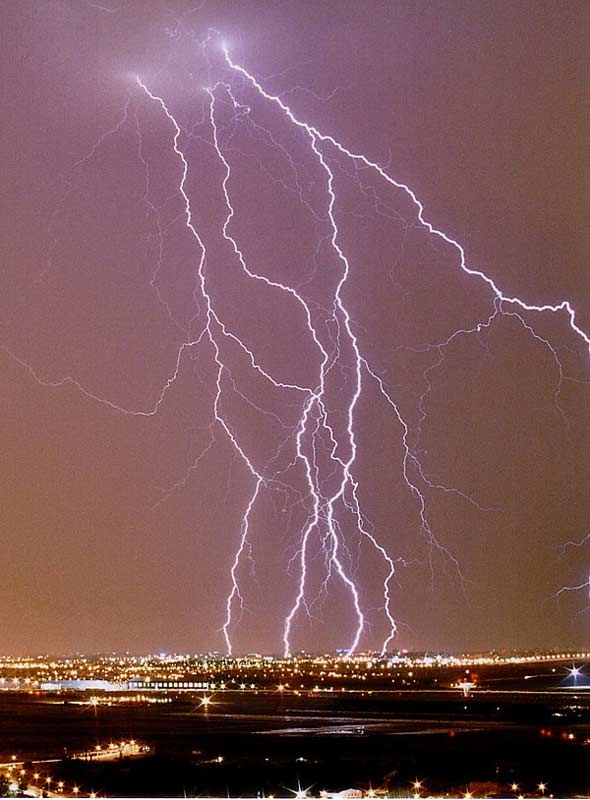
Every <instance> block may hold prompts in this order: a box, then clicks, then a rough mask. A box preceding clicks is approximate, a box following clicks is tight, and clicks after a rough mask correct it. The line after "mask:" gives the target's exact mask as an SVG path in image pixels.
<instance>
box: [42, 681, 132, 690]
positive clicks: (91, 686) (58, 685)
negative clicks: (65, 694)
mask: <svg viewBox="0 0 590 800" xmlns="http://www.w3.org/2000/svg"><path fill="white" fill-rule="evenodd" d="M40 689H41V691H43V692H58V691H62V690H66V691H68V690H69V691H72V692H124V691H126V689H127V684H126V683H111V681H97V680H74V681H46V682H45V683H42V684H41V686H40Z"/></svg>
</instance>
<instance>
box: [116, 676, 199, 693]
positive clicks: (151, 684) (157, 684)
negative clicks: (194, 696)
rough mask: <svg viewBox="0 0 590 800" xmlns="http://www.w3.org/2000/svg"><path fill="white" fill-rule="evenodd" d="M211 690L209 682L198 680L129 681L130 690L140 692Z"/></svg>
mask: <svg viewBox="0 0 590 800" xmlns="http://www.w3.org/2000/svg"><path fill="white" fill-rule="evenodd" d="M210 688H211V684H210V683H209V681H197V680H190V679H189V680H181V681H178V680H164V679H162V680H160V679H154V680H150V679H149V678H137V679H135V680H132V681H129V689H133V690H134V691H138V692H155V691H157V692H163V691H164V692H165V691H172V692H175V691H192V692H195V691H205V690H208V689H210Z"/></svg>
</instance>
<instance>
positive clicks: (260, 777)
mask: <svg viewBox="0 0 590 800" xmlns="http://www.w3.org/2000/svg"><path fill="white" fill-rule="evenodd" d="M73 699H78V700H80V699H81V698H80V697H77V698H74V697H72V695H67V696H66V695H55V696H48V695H44V696H43V695H41V696H35V695H27V694H17V693H7V692H6V693H2V694H1V695H0V750H1V751H2V754H3V755H4V756H6V758H5V760H8V759H9V758H10V754H11V753H18V754H19V758H31V759H33V758H42V757H52V756H53V757H58V758H61V757H63V756H64V755H66V754H68V753H72V752H74V751H78V750H81V749H85V748H92V747H94V745H95V744H96V743H97V742H101V743H108V741H109V740H112V739H116V740H119V739H121V738H123V739H128V738H135V739H137V740H138V741H141V742H145V743H147V744H149V745H151V746H152V748H154V751H153V754H152V755H149V756H147V757H144V758H137V759H123V760H120V761H115V762H110V763H106V762H105V763H84V762H80V761H77V760H76V761H75V760H71V759H67V758H66V759H64V760H63V761H61V762H59V763H56V764H52V765H49V766H50V767H51V769H50V773H51V775H52V776H53V777H54V779H55V780H58V779H62V780H64V781H65V782H66V783H68V784H72V783H78V784H79V785H80V786H82V787H91V788H92V789H94V790H96V791H99V792H101V793H103V794H104V793H106V794H107V795H126V796H133V795H135V796H146V795H147V796H149V795H152V796H177V795H179V796H183V795H184V794H185V793H186V794H187V795H191V794H201V795H205V794H216V795H227V794H228V793H229V794H230V795H232V796H239V795H247V794H248V795H254V796H256V795H257V794H258V793H262V792H264V793H266V794H269V793H273V794H282V795H283V796H284V795H285V794H287V791H286V790H287V789H290V788H296V787H297V785H298V784H301V786H303V787H307V786H312V787H313V789H312V792H313V793H314V794H317V793H318V792H319V791H320V790H321V789H324V788H326V789H329V790H331V791H334V790H339V789H343V788H347V787H350V786H354V787H360V788H368V787H369V786H370V785H372V786H373V787H374V788H377V787H381V786H384V787H388V788H389V789H390V791H392V792H396V793H398V792H400V793H401V791H402V790H403V791H404V792H405V793H407V790H408V788H409V784H410V783H411V781H413V780H414V779H415V778H416V777H418V778H421V779H424V781H425V789H427V790H429V791H449V790H453V789H455V791H460V790H461V791H464V790H465V787H466V785H467V784H468V783H470V782H472V781H494V782H497V783H500V784H504V785H506V784H508V783H511V782H512V781H516V782H518V783H519V785H520V787H521V788H522V790H523V791H524V792H525V793H526V792H533V791H535V788H536V785H537V784H538V783H539V782H540V781H545V782H547V784H548V789H547V792H548V793H553V794H555V795H556V796H571V795H574V794H579V793H586V792H587V791H588V790H589V789H590V769H589V767H590V746H589V745H586V744H585V743H584V740H585V738H586V736H590V697H588V700H586V694H585V691H584V690H578V692H577V693H576V694H575V695H574V693H567V694H555V695H552V694H547V695H542V694H534V693H533V694H510V693H499V692H494V693H493V694H481V695H480V696H479V697H478V695H477V693H476V694H475V695H474V696H472V697H470V698H469V699H464V698H463V697H462V696H461V694H460V693H459V692H452V693H451V692H447V693H444V692H440V693H439V692H429V691H424V692H419V693H400V692H387V693H386V692H375V693H345V694H343V693H334V694H329V695H328V694H325V695H320V696H317V695H314V696H310V695H308V694H301V695H293V694H288V695H286V694H278V693H277V692H219V693H218V694H216V695H215V696H214V698H213V699H214V703H215V704H214V705H213V706H211V707H210V708H209V709H208V710H207V711H205V710H204V709H203V708H200V707H199V705H198V696H192V697H190V696H184V697H181V698H177V699H175V700H174V702H172V703H169V704H166V705H148V706H145V705H132V704H129V705H114V706H113V707H105V706H100V707H98V708H97V709H96V710H95V709H93V708H92V707H88V706H83V705H75V704H72V703H71V700H73ZM95 711H96V713H95ZM556 715H557V716H556ZM541 729H542V730H543V731H545V733H544V734H542V733H541ZM548 730H550V731H551V735H547V731H548ZM570 734H573V735H574V737H575V738H574V739H570V738H567V737H568V736H570ZM220 756H221V757H222V759H223V760H222V761H218V760H217V759H218V758H219V757H220ZM47 770H48V768H45V769H44V771H45V772H47Z"/></svg>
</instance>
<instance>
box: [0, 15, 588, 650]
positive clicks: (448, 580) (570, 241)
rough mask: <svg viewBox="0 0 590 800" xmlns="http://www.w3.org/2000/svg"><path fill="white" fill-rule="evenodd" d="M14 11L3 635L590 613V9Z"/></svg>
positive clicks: (420, 635) (453, 621) (269, 639)
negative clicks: (497, 293) (572, 319)
mask: <svg viewBox="0 0 590 800" xmlns="http://www.w3.org/2000/svg"><path fill="white" fill-rule="evenodd" d="M0 22H1V23H2V30H3V34H4V36H3V47H2V50H1V54H0V59H2V62H3V65H2V66H3V74H4V81H3V87H4V92H5V96H4V101H3V104H2V105H3V123H4V124H3V125H2V128H3V133H2V143H3V148H4V149H3V158H2V164H3V180H2V184H3V188H4V192H3V196H4V203H3V214H2V221H1V225H2V243H3V248H2V250H3V257H2V278H1V280H2V283H1V287H0V311H1V316H0V320H1V327H0V347H1V350H0V366H1V370H2V395H1V397H2V410H1V413H0V431H1V434H0V441H1V442H2V449H3V458H2V464H1V471H2V474H1V480H0V491H1V494H0V498H1V509H2V527H3V530H4V536H3V559H2V563H3V580H2V581H1V583H0V611H1V615H2V616H1V620H2V631H3V636H2V643H1V645H0V649H1V650H2V651H3V652H7V653H9V652H14V653H21V652H25V651H26V652H41V651H51V652H70V651H74V650H80V651H99V650H100V651H104V650H125V649H129V650H132V651H147V650H149V651H162V650H164V651H169V650H183V651H191V652H197V651H204V650H220V651H223V650H225V649H226V641H225V637H224V631H223V626H224V622H227V624H226V633H227V635H228V637H229V638H230V639H231V642H232V644H233V650H234V652H235V653H241V652H250V651H260V650H262V651H265V652H282V650H283V648H284V641H283V639H284V626H285V620H286V618H287V617H288V616H289V614H290V613H291V616H292V624H291V628H290V637H289V643H290V646H291V648H292V649H293V650H296V649H300V648H305V649H309V650H324V649H325V650H327V649H334V648H348V647H349V646H350V645H351V644H352V642H353V641H354V639H355V632H356V631H357V630H358V629H359V621H360V619H361V617H360V616H359V613H358V612H357V611H355V602H357V600H358V607H359V609H360V611H361V612H362V615H363V617H362V618H363V620H364V625H363V627H362V631H360V635H359V647H360V648H361V649H367V648H375V649H378V648H381V647H382V645H383V643H384V642H386V641H388V640H389V637H390V633H391V625H390V621H389V620H388V615H389V616H392V617H393V618H394V619H395V621H396V623H397V632H396V635H395V637H394V638H393V639H391V640H390V641H389V646H390V647H392V648H402V647H405V648H411V649H434V648H441V649H447V650H450V649H460V648H469V649H483V648H492V647H499V648H512V647H521V648H526V647H549V646H561V645H566V644H567V645H576V644H582V643H585V642H587V633H588V630H589V626H590V611H589V610H588V609H589V606H590V600H589V582H590V579H589V577H588V576H589V572H590V493H589V491H588V479H589V477H590V413H589V411H590V402H589V401H590V348H589V345H588V340H587V338H586V341H585V337H587V336H588V335H589V334H590V280H589V278H588V266H587V254H588V252H589V249H590V248H589V246H590V241H589V235H588V231H589V230H590V219H589V213H590V212H589V209H590V196H589V193H588V186H589V185H590V174H589V166H590V160H589V158H588V144H587V143H588V111H589V89H588V87H589V85H590V81H589V78H590V69H589V66H590V64H589V61H590V57H589V54H588V47H587V40H588V34H589V32H590V7H589V6H588V4H587V3H585V2H581V0H571V2H568V3H562V4H555V3H550V2H524V1H523V2H518V1H516V0H509V1H508V2H503V3H498V2H478V3H473V2H468V0H444V2H442V3H428V2H426V0H414V1H413V2H410V0H403V1H401V0H400V2H398V0H391V1H390V2H385V0H381V1H379V0H367V2H363V3H352V2H349V1H348V0H326V2H317V1H314V2H312V1H311V0H297V2H291V3H287V2H278V0H277V1H276V2H271V1H270V0H267V1H266V2H256V1H255V0H244V2H240V3H237V2H229V1H227V2H223V1H222V0H205V2H202V1H201V2H189V1H188V0H167V2H164V0H158V2H156V0H153V2H152V1H151V0H147V1H146V2H140V1H139V0H129V1H128V2H126V1H125V0H104V1H103V0H97V2H91V1H90V0H8V2H5V3H3V4H2V8H1V9H0ZM224 46H225V47H227V53H228V56H226V54H225V53H224ZM232 63H233V64H234V67H233V68H232ZM235 65H240V66H241V67H243V68H244V70H247V73H243V72H241V71H240V69H239V68H237V67H235ZM248 74H250V75H252V76H254V78H255V79H256V81H258V82H259V84H260V87H262V89H263V90H264V92H266V93H267V94H268V95H269V97H267V98H265V97H264V96H263V94H262V93H261V92H260V91H259V90H258V89H257V88H256V86H255V85H254V83H253V82H252V81H251V80H249V78H248ZM150 95H151V97H150ZM270 96H272V97H274V98H277V100H273V99H272V97H270ZM158 98H160V99H161V101H162V102H160V100H158ZM281 103H282V104H283V106H288V108H289V109H290V110H291V112H292V114H293V115H294V117H295V118H296V119H297V120H299V121H301V122H304V123H306V124H307V125H308V126H311V127H308V128H307V129H305V128H304V127H303V126H302V125H297V124H296V123H294V122H293V120H291V119H289V117H288V114H287V113H285V110H284V108H281V106H280V104H281ZM175 125H178V126H179V129H180V130H179V133H178V134H177V135H176V137H175V134H176V128H175ZM317 131H319V132H321V134H322V135H324V136H330V137H333V138H334V140H337V142H338V143H340V144H341V145H342V146H343V147H344V148H346V149H348V150H349V151H350V152H352V153H355V154H362V155H363V156H365V157H366V158H367V159H368V160H370V161H371V162H374V163H375V164H378V165H380V166H381V167H382V169H383V171H384V174H383V175H380V174H379V172H378V171H377V170H376V169H373V168H370V167H368V166H367V164H366V163H364V162H362V161H361V160H359V159H354V158H350V157H348V156H346V155H345V154H344V153H343V152H342V151H340V150H338V148H337V146H335V145H334V143H333V142H330V141H328V140H325V139H322V138H321V137H319V136H318V134H317ZM175 144H176V151H175ZM183 159H184V160H185V162H186V164H187V165H188V168H187V170H186V178H185V180H184V182H183V171H184V165H183ZM387 176H389V178H390V179H393V181H394V182H397V184H398V186H396V185H395V183H392V182H391V181H388V179H387ZM399 184H404V185H407V186H408V187H410V188H411V190H412V191H413V192H414V193H415V195H416V197H417V198H419V200H420V202H421V203H422V204H423V206H424V218H425V219H426V220H427V221H428V222H429V223H431V224H432V226H433V227H434V228H435V229H436V230H438V231H444V233H445V234H446V235H447V236H448V237H450V238H451V239H453V240H455V241H457V242H459V243H460V244H461V246H462V247H463V248H464V251H465V257H466V263H467V266H468V268H470V269H473V270H478V271H482V272H483V273H485V275H487V276H489V278H491V279H492V280H493V282H494V284H495V285H496V286H497V287H498V288H499V290H500V291H501V292H502V294H503V296H504V297H506V298H515V297H517V298H519V299H520V300H521V301H523V302H524V303H525V304H527V305H529V306H531V305H534V306H542V305H553V306H556V305H558V304H560V303H561V302H562V301H564V300H567V301H569V303H571V307H572V308H573V309H574V310H575V315H576V316H575V325H576V326H579V329H580V331H579V332H577V331H576V330H574V328H573V327H572V325H571V324H570V317H569V316H568V314H567V312H566V311H565V310H560V311H557V312H552V311H545V312H543V313H539V312H536V311H527V310H525V309H524V308H523V306H522V305H518V304H517V303H508V302H503V303H501V302H500V301H499V300H498V298H497V297H495V295H494V291H493V288H492V287H491V286H490V285H489V284H488V283H486V282H485V280H483V279H482V278H481V277H479V276H477V275H469V274H467V273H466V272H465V271H464V270H462V268H461V263H460V252H459V249H458V248H457V247H455V246H453V245H452V244H449V243H448V242H445V241H444V240H443V238H442V237H441V236H438V235H435V234H433V233H432V232H430V231H429V230H428V229H427V227H425V226H424V225H423V224H421V222H420V219H419V217H418V210H419V209H418V207H417V206H416V204H415V203H414V202H413V200H412V197H411V196H410V195H409V194H408V192H407V191H405V190H404V189H403V188H399ZM331 193H333V198H332V199H331ZM228 199H229V202H230V203H231V208H232V209H233V214H231V213H230V206H228V202H227V201H228ZM187 204H188V207H189V211H190V220H187V214H186V208H187ZM228 220H229V221H228ZM187 221H188V222H189V223H190V226H192V230H191V227H190V226H189V225H187ZM234 243H235V245H236V246H237V248H238V250H239V252H236V249H235V247H234ZM201 245H202V246H201ZM203 248H204V250H205V254H204V256H203ZM240 254H241V256H242V260H241V258H240ZM248 272H250V274H248ZM344 278H346V279H345V280H344ZM281 287H282V288H281ZM494 301H496V302H494ZM458 331H463V333H457V332H458ZM453 334H456V335H453ZM359 376H360V379H361V385H360V393H359V386H358V378H359ZM286 384H288V386H286ZM357 396H358V399H357ZM351 409H352V417H353V430H354V437H353V439H351V437H350V433H349V431H348V427H349V412H350V410H351ZM404 429H405V433H404ZM232 439H234V442H235V443H237V447H236V446H235V445H234V443H233V442H232ZM353 456H354V458H353ZM247 461H249V463H250V465H251V467H252V468H251V469H250V468H249V466H248V463H247ZM422 505H423V509H422V511H421V506H422ZM248 509H250V513H249V514H247V517H246V522H247V530H246V529H245V528H244V515H245V513H246V512H247V511H248ZM244 534H247V541H246V542H245V544H244V546H243V547H242V549H241V550H240V551H239V552H238V548H239V547H240V542H241V537H242V536H243V535H244ZM585 537H588V539H587V540H586V538H585ZM568 543H569V544H568ZM302 547H304V548H305V549H304V553H303V555H304V559H302V554H301V551H302ZM236 553H237V554H238V558H237V565H236V567H235V569H234V570H233V573H234V576H235V578H236V580H237V582H238V584H239V591H238V590H236V589H234V591H233V595H232V594H231V593H232V574H231V568H232V564H233V563H234V560H235V559H236ZM303 561H304V562H305V568H304V572H305V585H304V586H303V591H302V592H300V595H299V600H298V591H299V587H300V585H301V581H302V563H303ZM392 568H394V569H395V572H394V574H391V573H392ZM384 586H385V594H384ZM564 587H565V588H564ZM572 587H578V588H577V589H576V588H572ZM560 589H561V590H562V591H561V592H560ZM355 595H356V597H355ZM228 596H229V598H230V599H229V607H230V612H231V616H230V619H229V620H228V619H227V608H228Z"/></svg>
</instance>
